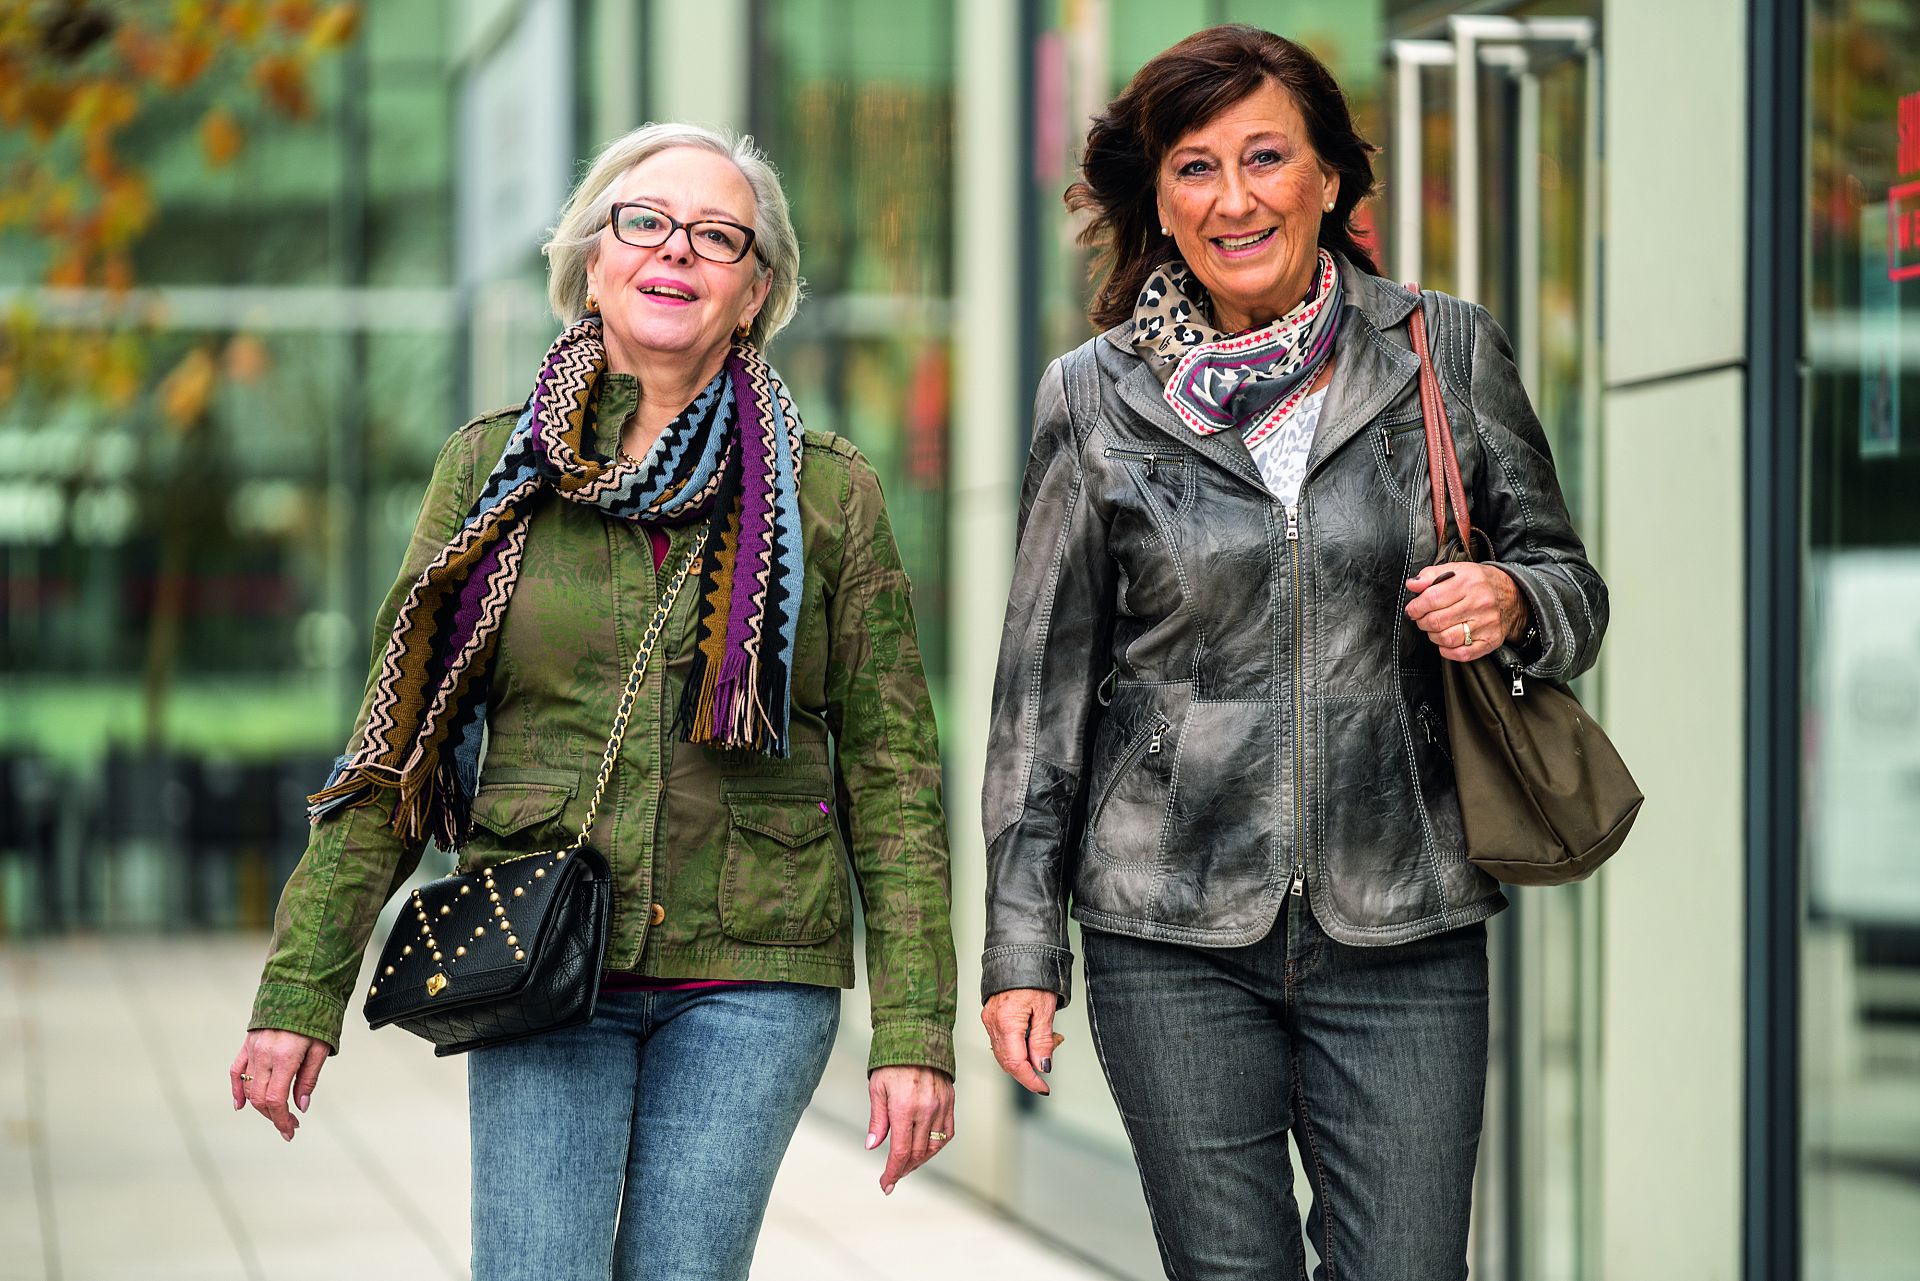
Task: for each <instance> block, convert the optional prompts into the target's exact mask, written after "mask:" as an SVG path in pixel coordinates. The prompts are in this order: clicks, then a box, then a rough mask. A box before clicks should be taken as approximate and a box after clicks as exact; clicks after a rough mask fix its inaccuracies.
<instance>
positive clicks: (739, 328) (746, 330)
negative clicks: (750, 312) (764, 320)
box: [733, 320, 753, 338]
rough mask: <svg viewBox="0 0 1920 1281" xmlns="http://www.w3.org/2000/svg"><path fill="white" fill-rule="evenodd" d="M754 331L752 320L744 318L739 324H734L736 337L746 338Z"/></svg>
mask: <svg viewBox="0 0 1920 1281" xmlns="http://www.w3.org/2000/svg"><path fill="white" fill-rule="evenodd" d="M752 332H753V322H752V321H751V320H743V321H741V322H740V323H739V324H738V325H735V326H734V329H733V336H734V337H735V338H745V337H746V336H747V335H748V334H750V333H752Z"/></svg>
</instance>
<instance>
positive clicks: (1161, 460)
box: [1101, 445, 1196, 516]
mask: <svg viewBox="0 0 1920 1281" xmlns="http://www.w3.org/2000/svg"><path fill="white" fill-rule="evenodd" d="M1101 453H1102V454H1103V455H1104V456H1105V457H1107V458H1110V459H1113V460H1114V461H1116V462H1118V463H1121V464H1123V465H1124V466H1125V467H1126V469H1127V471H1128V472H1130V473H1131V474H1132V475H1133V478H1134V480H1135V481H1136V482H1137V483H1138V484H1139V486H1140V489H1141V492H1142V494H1143V495H1145V496H1146V497H1148V498H1149V499H1150V500H1151V501H1152V502H1154V503H1157V504H1158V505H1159V506H1161V507H1162V508H1163V509H1164V510H1165V512H1166V514H1168V515H1170V516H1184V515H1186V514H1187V512H1188V511H1190V510H1192V507H1193V502H1194V494H1195V484H1196V478H1195V469H1194V467H1193V465H1192V464H1193V459H1192V458H1190V457H1188V456H1187V455H1186V454H1183V453H1181V452H1180V451H1179V450H1177V449H1156V448H1151V447H1146V446H1131V445H1108V446H1106V447H1105V448H1104V449H1102V450H1101Z"/></svg>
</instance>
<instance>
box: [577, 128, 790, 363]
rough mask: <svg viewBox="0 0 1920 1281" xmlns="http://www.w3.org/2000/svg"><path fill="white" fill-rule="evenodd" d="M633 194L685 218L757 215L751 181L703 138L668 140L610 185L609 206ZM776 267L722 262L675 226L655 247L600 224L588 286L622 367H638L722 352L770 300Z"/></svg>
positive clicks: (611, 352)
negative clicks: (694, 142)
mask: <svg viewBox="0 0 1920 1281" xmlns="http://www.w3.org/2000/svg"><path fill="white" fill-rule="evenodd" d="M626 201H635V202H638V203H641V204H644V205H646V206H648V207H649V208H650V209H653V210H657V211H659V212H660V213H663V214H666V215H667V216H668V217H670V218H673V219H675V220H677V221H679V222H682V223H688V222H696V221H700V220H703V219H717V220H720V221H723V222H733V223H739V224H741V225H742V226H746V227H752V226H753V225H754V208H755V206H754V199H753V188H752V187H751V186H750V185H749V184H748V182H747V178H746V175H745V174H743V173H741V172H740V167H739V166H738V165H736V164H735V163H734V162H733V161H732V160H731V159H730V158H728V157H726V156H723V155H720V154H718V153H717V152H712V151H708V150H706V149H705V148H703V147H670V148H668V149H667V150H665V151H659V152H655V153H654V154H653V155H651V156H648V157H647V158H646V159H645V160H643V161H641V162H640V163H639V164H637V165H635V166H634V167H633V168H631V169H629V170H628V171H627V172H626V175H625V176H624V177H622V178H621V179H620V180H619V181H618V182H616V183H615V184H614V185H613V187H612V189H611V190H609V192H608V193H607V206H608V208H609V209H610V208H611V207H612V206H613V205H614V204H616V203H619V202H626ZM771 285H772V277H771V276H769V275H763V274H761V272H760V270H759V260H758V259H757V258H756V257H755V256H754V255H753V254H752V253H748V254H747V255H746V256H745V257H744V258H742V259H741V260H740V261H738V262H734V263H725V262H715V261H713V260H712V259H711V258H710V257H703V256H701V255H700V254H697V253H695V252H693V246H692V243H691V241H690V239H689V233H688V232H687V231H685V230H679V229H676V230H675V231H674V232H673V233H672V234H671V235H669V236H668V237H667V239H666V241H665V242H664V243H662V244H659V245H656V246H654V247H653V248H650V249H643V248H638V247H636V246H634V245H631V244H628V243H626V242H625V241H623V240H621V239H619V238H617V237H616V236H615V235H614V233H613V228H612V227H611V226H608V227H606V228H604V229H602V231H601V232H600V239H599V242H598V244H596V245H595V247H594V250H593V254H592V257H591V258H590V259H589V261H588V263H587V288H588V289H589V291H591V292H592V294H593V295H594V297H595V299H596V300H597V301H598V303H599V306H600V316H601V320H602V322H603V324H604V325H605V332H606V341H607V352H608V357H609V361H610V364H611V366H612V367H613V368H614V369H617V370H623V371H625V372H630V373H641V372H642V370H643V368H644V366H645V365H646V363H647V362H648V361H649V359H651V358H671V359H675V360H684V359H693V360H695V361H698V360H701V359H702V358H706V357H717V356H718V355H719V354H720V353H721V352H723V351H724V350H725V349H726V347H727V345H728V344H729V343H730V342H731V341H732V339H733V334H734V331H735V330H736V329H737V328H739V327H740V326H741V325H743V324H749V323H751V322H752V320H753V318H754V317H755V316H756V315H758V314H759V311H760V308H761V306H762V305H764V304H765V302H766V300H767V290H768V288H769V287H770V286H771Z"/></svg>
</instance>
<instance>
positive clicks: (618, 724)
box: [496, 540, 704, 866]
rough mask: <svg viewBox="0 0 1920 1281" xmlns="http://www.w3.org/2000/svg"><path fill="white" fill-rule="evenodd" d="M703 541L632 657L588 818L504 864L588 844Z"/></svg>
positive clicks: (671, 584)
mask: <svg viewBox="0 0 1920 1281" xmlns="http://www.w3.org/2000/svg"><path fill="white" fill-rule="evenodd" d="M703 544H704V540H702V541H701V542H697V543H696V544H695V546H694V548H693V550H692V551H691V552H689V553H688V554H687V557H686V559H685V560H683V561H682V562H681V563H680V568H679V569H677V570H675V571H674V573H673V576H672V577H671V578H669V579H668V580H667V585H666V587H665V589H664V590H662V591H661V593H660V604H659V606H658V607H657V608H656V609H655V610H654V611H653V621H652V622H650V623H648V624H647V630H646V632H645V633H644V634H643V635H642V636H641V637H640V648H639V650H638V651H637V652H636V653H635V654H634V656H633V670H632V671H631V672H629V673H628V674H627V687H626V688H625V689H624V690H622V691H621V692H620V707H619V710H618V711H616V712H615V713H614V715H613V733H612V735H610V736H609V737H608V739H607V751H606V755H605V756H603V757H601V758H600V777H599V778H598V779H596V780H595V781H594V784H593V799H592V800H591V801H589V802H588V803H587V817H586V821H584V822H583V823H581V824H580V832H579V834H578V835H576V836H575V837H574V838H573V844H571V845H569V846H567V847H566V848H565V849H561V850H540V851H537V852H535V853H532V854H520V855H516V856H515V857H513V858H506V859H501V860H500V862H501V863H518V862H519V861H521V860H522V859H529V858H565V857H566V856H567V855H569V854H571V853H573V852H574V851H575V850H578V849H583V848H585V847H586V844H587V838H588V837H589V836H591V835H592V834H593V824H594V822H595V820H596V819H598V818H599V817H600V802H601V800H602V798H604V797H605V796H606V794H607V781H608V780H609V779H611V778H612V777H613V767H614V766H615V765H616V764H617V763H619V760H620V749H621V747H622V746H624V745H625V743H626V741H627V722H628V721H630V720H632V719H633V703H634V700H635V699H636V698H638V697H639V696H640V682H641V680H642V679H643V678H644V677H645V675H646V670H647V660H648V659H650V658H651V657H653V650H654V646H655V645H656V644H658V642H659V640H660V633H661V631H662V630H664V629H665V627H666V625H667V615H669V614H671V613H672V612H673V603H674V601H676V600H678V599H680V588H681V586H682V585H683V584H685V583H686V581H687V580H688V579H689V578H691V577H693V572H694V570H695V569H696V568H697V567H698V566H699V564H700V553H701V550H702V546H703ZM496 866H497V865H496Z"/></svg>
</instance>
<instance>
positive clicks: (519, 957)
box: [513, 952, 527, 961]
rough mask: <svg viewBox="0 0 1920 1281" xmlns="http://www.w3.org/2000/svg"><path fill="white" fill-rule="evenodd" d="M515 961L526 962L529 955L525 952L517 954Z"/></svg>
mask: <svg viewBox="0 0 1920 1281" xmlns="http://www.w3.org/2000/svg"><path fill="white" fill-rule="evenodd" d="M513 959H514V960H516V961H524V960H526V959H527V954H526V953H525V952H515V953H514V954H513Z"/></svg>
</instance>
